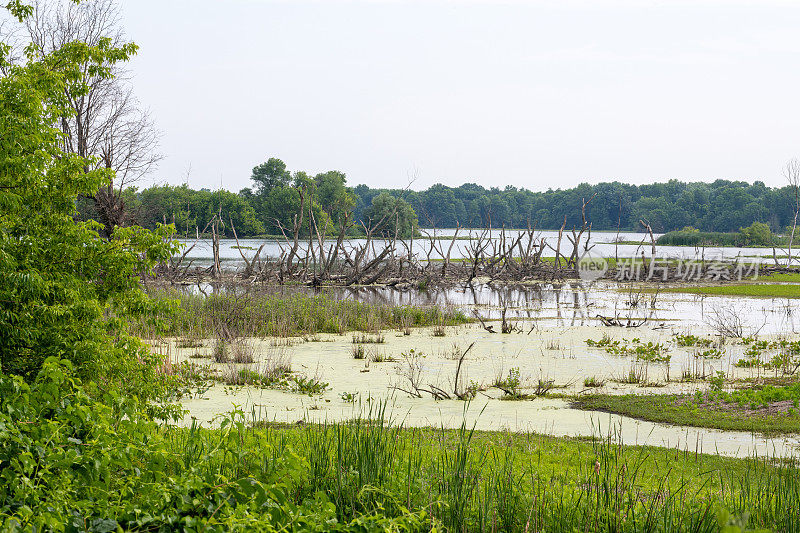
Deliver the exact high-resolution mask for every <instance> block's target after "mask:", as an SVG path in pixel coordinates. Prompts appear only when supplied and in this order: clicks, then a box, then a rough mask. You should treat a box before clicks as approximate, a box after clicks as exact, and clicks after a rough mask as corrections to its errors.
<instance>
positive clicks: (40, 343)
mask: <svg viewBox="0 0 800 533" xmlns="http://www.w3.org/2000/svg"><path fill="white" fill-rule="evenodd" d="M8 9H10V11H11V12H12V14H14V15H15V16H18V17H22V18H24V17H25V16H27V15H28V14H29V13H30V11H29V10H28V9H26V8H25V6H24V5H22V4H20V3H14V2H12V3H11V4H9V5H8ZM8 52H9V47H8V46H6V45H5V44H4V45H2V46H0V63H2V67H3V71H4V73H5V76H4V77H2V78H0V131H2V137H0V367H1V368H2V371H3V372H4V373H13V374H18V375H21V376H23V377H25V378H26V379H28V380H30V379H32V378H33V377H34V376H35V375H36V374H37V372H38V371H39V369H40V368H41V366H42V363H43V361H44V360H45V359H46V358H48V357H51V356H53V357H56V358H60V359H68V360H70V361H72V362H73V364H74V365H75V367H76V368H77V370H78V372H79V374H81V375H84V376H91V377H93V378H95V379H102V380H104V381H105V382H106V383H111V382H117V383H122V382H123V379H122V378H121V376H122V375H125V380H127V381H128V383H130V382H135V381H136V379H135V377H136V376H137V374H138V373H140V372H143V371H146V369H148V368H149V369H152V366H148V365H144V364H142V363H141V362H140V361H148V360H151V359H150V356H149V352H148V351H147V350H146V349H143V348H142V347H141V346H140V345H139V343H138V342H137V340H136V339H133V338H131V337H129V336H128V335H126V334H125V327H124V324H123V322H122V321H121V318H123V317H125V316H128V315H132V314H138V313H142V312H145V311H146V310H147V309H148V307H149V306H150V305H152V304H151V303H150V300H149V298H147V296H146V295H145V294H144V293H143V292H142V290H141V288H140V286H139V274H140V273H141V272H146V271H148V270H149V269H151V268H152V267H153V265H154V264H155V263H156V262H157V261H159V260H164V259H166V258H168V257H169V256H170V255H171V253H173V252H174V249H173V248H172V247H171V246H169V245H167V244H165V241H164V238H165V237H166V236H168V235H169V233H170V232H171V231H172V229H171V228H170V227H165V226H162V227H159V228H158V229H157V230H156V231H155V232H150V231H148V230H145V229H142V228H140V227H125V228H122V227H117V228H114V230H113V232H112V233H111V235H110V237H109V239H108V240H106V239H103V238H101V236H100V234H99V231H101V230H102V229H103V228H102V226H101V225H100V224H98V223H97V222H94V221H85V222H84V221H75V220H74V218H73V217H74V216H75V215H76V200H77V198H78V197H81V196H93V195H94V194H95V193H96V192H97V191H98V189H99V188H100V187H103V186H106V185H108V184H109V183H111V181H112V179H113V176H114V173H113V171H111V170H109V169H106V168H102V167H100V166H98V165H96V164H95V161H90V160H88V159H86V158H83V157H80V156H78V155H76V154H74V153H68V152H65V151H64V150H63V148H62V132H61V130H60V129H59V128H58V124H59V121H58V118H59V117H63V116H67V115H68V114H69V113H70V112H71V111H70V109H71V107H70V105H69V101H68V100H69V98H68V96H66V95H75V94H82V93H85V90H86V87H85V84H84V83H83V82H82V81H81V80H82V79H84V73H85V72H86V71H89V72H90V73H91V74H92V75H93V76H111V72H112V69H113V66H114V65H115V64H116V63H118V62H121V61H126V60H127V59H128V58H129V57H130V56H131V55H133V54H134V53H135V52H136V46H135V45H134V44H132V43H126V44H123V45H121V46H114V45H112V44H111V41H110V40H108V39H103V40H100V42H99V43H98V44H97V45H94V46H90V45H87V44H85V43H80V42H72V43H67V44H65V45H63V46H62V47H61V48H58V49H56V50H54V51H52V52H49V53H41V52H40V51H37V50H35V49H32V48H29V49H28V52H27V58H26V61H25V62H24V63H22V64H19V63H18V64H11V63H10V62H9V61H8ZM139 385H140V384H137V386H139ZM131 392H132V393H134V394H135V393H136V392H135V391H133V390H132V391H131Z"/></svg>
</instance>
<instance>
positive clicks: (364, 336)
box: [353, 332, 386, 344]
mask: <svg viewBox="0 0 800 533" xmlns="http://www.w3.org/2000/svg"><path fill="white" fill-rule="evenodd" d="M385 342H386V336H385V335H384V334H383V333H380V332H378V333H356V334H355V335H353V344H383V343H385Z"/></svg>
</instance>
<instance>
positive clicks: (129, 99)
mask: <svg viewBox="0 0 800 533" xmlns="http://www.w3.org/2000/svg"><path fill="white" fill-rule="evenodd" d="M33 7H34V13H33V15H32V16H31V17H28V18H27V19H25V23H24V24H25V30H26V33H27V36H26V39H25V41H26V42H24V43H20V45H24V44H28V43H29V44H32V45H33V47H34V49H35V51H36V53H38V54H41V55H42V56H44V55H47V54H50V53H52V52H54V51H57V50H59V49H61V48H62V47H63V46H64V45H67V44H68V43H73V42H82V43H86V44H88V45H90V46H97V45H99V44H100V43H101V41H102V40H104V39H110V44H111V46H114V47H121V46H124V45H126V44H128V43H127V42H126V39H125V35H124V33H123V31H122V28H121V16H120V12H119V8H118V7H117V5H116V3H115V2H114V1H113V0H85V1H82V2H80V3H77V2H61V3H55V4H54V3H48V2H45V1H43V0H40V1H36V2H34V6H33ZM80 72H81V79H80V80H76V82H77V83H75V84H68V85H67V86H66V89H65V95H64V96H65V97H66V100H67V102H68V103H69V106H70V107H71V109H72V113H70V114H69V115H67V116H63V117H60V119H59V126H60V128H61V130H62V133H63V137H62V145H63V148H64V150H65V151H66V152H69V153H73V154H77V155H79V156H81V157H84V158H93V161H94V163H92V164H93V165H94V166H95V168H100V167H102V168H108V169H111V170H113V171H114V172H115V178H114V181H111V182H109V183H108V184H106V185H105V186H104V187H101V188H100V190H99V191H98V192H97V194H96V195H95V196H94V197H92V198H91V200H92V201H93V205H94V209H95V211H96V213H95V217H96V219H97V220H98V222H100V223H102V224H103V225H104V230H103V231H104V233H105V235H106V236H110V235H111V233H112V232H113V230H114V227H116V226H123V225H126V224H127V223H128V222H129V221H130V218H131V214H130V213H128V211H127V208H126V206H125V202H124V201H123V198H122V191H123V189H124V188H125V187H126V186H127V185H129V184H131V183H133V182H135V181H136V180H138V179H139V178H141V177H142V176H144V175H145V174H147V173H148V172H150V171H151V170H152V169H153V168H154V167H155V166H156V165H157V163H158V161H159V160H160V159H161V155H160V154H159V153H158V144H159V137H160V134H159V132H158V131H157V130H156V128H155V126H154V124H153V121H152V119H151V118H150V116H149V114H148V112H147V111H146V110H144V109H142V108H141V107H140V105H139V103H138V101H137V100H136V98H135V96H134V95H133V91H132V89H131V86H130V83H129V76H128V73H127V72H126V71H125V70H124V69H123V68H122V67H121V66H120V64H115V65H113V66H112V67H111V74H112V76H107V75H105V74H104V73H101V72H99V71H98V69H93V68H89V65H88V63H87V64H86V65H84V68H82V69H80ZM84 88H85V90H84ZM90 160H92V159H90ZM86 170H87V171H88V170H90V168H89V167H87V168H86Z"/></svg>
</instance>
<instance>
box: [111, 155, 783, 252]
mask: <svg viewBox="0 0 800 533" xmlns="http://www.w3.org/2000/svg"><path fill="white" fill-rule="evenodd" d="M251 179H252V181H253V186H252V187H251V188H246V189H242V190H241V191H239V192H238V193H235V192H230V191H226V190H217V191H211V190H208V189H200V190H195V189H191V188H189V187H188V186H186V185H156V186H153V187H149V188H146V189H143V190H138V189H136V188H133V187H129V188H127V189H126V190H125V192H124V197H125V202H126V205H127V207H128V209H129V210H130V212H131V213H132V217H133V219H134V220H135V221H136V222H137V223H139V224H140V225H142V226H144V227H147V228H155V227H156V225H157V224H159V223H164V222H167V223H170V222H174V223H175V226H176V228H177V230H178V233H179V234H189V235H194V234H195V233H196V231H197V230H200V231H202V230H203V227H204V226H205V224H206V223H207V222H208V220H210V219H211V217H212V216H213V215H214V214H215V213H221V214H222V219H223V220H225V221H230V222H232V224H233V225H234V227H235V229H236V232H237V234H238V235H239V236H240V237H241V236H256V235H280V234H281V233H282V229H281V228H284V229H285V228H288V227H291V225H292V220H293V217H294V215H295V214H296V213H297V212H298V211H299V208H300V200H301V198H300V196H301V192H302V194H303V195H304V202H305V205H306V210H307V209H309V208H310V209H312V211H313V214H314V217H313V218H314V222H316V224H317V225H318V227H319V228H320V230H323V229H324V228H325V227H327V228H328V230H327V231H328V233H331V234H334V233H337V232H338V231H339V229H340V228H341V227H342V225H346V226H348V227H349V229H348V233H349V234H358V233H360V232H363V227H362V224H365V225H370V224H373V225H378V224H379V223H380V224H381V225H383V226H385V225H386V220H388V218H394V220H399V221H400V223H401V229H400V235H401V236H408V234H409V233H410V232H411V231H414V228H417V227H422V228H426V227H428V228H430V227H437V228H454V227H456V226H458V225H460V226H462V227H487V226H492V227H502V226H505V227H507V228H526V227H528V226H535V227H536V228H538V229H558V228H559V227H561V225H562V224H564V223H565V221H566V226H567V227H572V226H573V225H579V224H580V216H581V215H580V206H581V204H582V201H583V200H584V199H589V198H592V197H594V199H593V200H592V201H591V202H590V203H589V204H588V206H587V217H588V219H589V220H590V221H591V223H592V229H594V230H616V229H617V228H618V227H619V229H621V230H622V231H637V230H641V228H642V225H641V224H640V221H644V222H646V223H649V224H650V225H651V227H652V228H653V231H656V232H659V233H665V232H668V231H674V230H680V229H682V228H684V227H693V228H697V229H698V230H701V231H708V232H712V231H713V232H738V231H739V229H740V228H743V227H749V226H751V225H752V224H753V223H754V222H759V223H763V224H767V225H768V226H769V227H770V229H771V231H773V232H775V233H782V232H785V231H786V227H787V226H790V225H791V224H792V219H793V217H794V202H795V195H794V191H793V189H792V188H791V187H789V186H786V187H781V188H771V187H767V186H766V185H765V184H764V183H763V182H761V181H756V182H754V183H752V184H750V183H747V182H744V181H729V180H716V181H714V182H711V183H704V182H683V181H678V180H670V181H667V182H665V183H654V184H647V185H629V184H625V183H620V182H616V181H615V182H604V183H598V184H596V185H590V184H587V183H583V184H580V185H578V186H577V187H573V188H569V189H550V190H547V191H530V190H528V189H524V188H516V187H512V186H507V187H505V188H503V189H500V188H497V187H492V188H488V189H487V188H485V187H482V186H480V185H477V184H475V183H465V184H463V185H461V186H459V187H449V186H446V185H442V184H436V185H433V186H431V187H429V188H428V189H426V190H423V191H413V190H407V189H376V188H371V187H369V186H367V185H357V186H355V187H349V186H348V185H347V176H346V174H344V173H343V172H340V171H336V170H331V171H328V172H323V173H319V174H316V175H314V176H311V175H309V174H307V173H306V172H303V171H294V172H291V171H289V170H288V169H287V166H286V164H285V163H284V162H283V161H281V160H280V159H277V158H270V159H269V160H268V161H266V162H265V163H262V164H260V165H258V166H256V167H255V168H254V169H253V173H252V176H251ZM390 208H391V209H393V210H397V213H394V214H393V215H392V216H391V217H389V216H388V214H387V213H386V212H385V211H386V209H390ZM381 220H383V221H382V222H381ZM309 223H310V217H308V216H306V217H305V221H304V228H305V231H308V227H309V226H308V225H309ZM225 231H226V234H227V235H228V236H232V233H231V228H230V227H227V228H225ZM381 231H386V229H385V228H382V229H381Z"/></svg>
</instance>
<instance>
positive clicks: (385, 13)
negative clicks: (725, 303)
mask: <svg viewBox="0 0 800 533" xmlns="http://www.w3.org/2000/svg"><path fill="white" fill-rule="evenodd" d="M121 7H122V14H123V23H124V26H125V31H126V34H127V36H128V37H129V38H130V39H132V40H134V41H135V42H136V43H137V44H138V45H139V46H140V47H141V48H140V52H139V54H138V56H137V57H136V58H135V59H134V60H133V62H132V63H131V70H132V73H133V75H134V84H135V90H136V94H137V96H138V98H139V100H140V101H141V102H142V104H143V105H144V106H146V107H148V108H149V109H150V111H151V113H152V115H153V118H154V119H155V121H156V123H157V125H158V128H159V129H160V130H161V132H162V134H163V137H162V143H161V150H162V152H163V154H164V156H165V158H164V160H163V161H162V162H161V165H160V167H159V169H158V170H157V171H156V172H154V173H153V175H152V177H151V181H152V182H156V183H173V184H177V183H182V182H184V181H185V180H186V175H187V170H188V169H189V168H191V171H190V172H189V173H188V176H189V177H188V182H189V185H190V186H191V187H194V188H200V187H208V188H211V189H216V188H219V187H222V188H225V189H229V190H234V191H236V190H239V189H241V188H243V187H246V186H248V185H249V177H250V172H251V169H252V168H253V167H254V166H255V165H257V164H259V163H261V162H263V161H266V160H267V159H268V158H269V157H279V158H280V159H282V160H283V161H284V162H285V163H286V164H287V166H288V168H289V169H290V170H305V171H307V172H309V173H312V174H313V173H316V172H322V171H326V170H340V171H342V172H345V173H346V174H347V177H348V184H349V185H356V184H360V183H364V184H367V185H369V186H371V187H406V186H407V185H409V183H410V182H411V188H413V189H422V188H427V187H428V186H430V185H432V184H434V183H444V184H446V185H452V186H457V185H460V184H462V183H464V182H474V183H478V184H481V185H484V186H487V187H490V186H491V187H494V186H496V187H500V188H503V187H505V186H506V185H513V186H516V187H525V188H528V189H532V190H547V189H548V188H559V187H560V188H568V187H573V186H575V185H577V184H579V183H581V182H589V183H596V182H599V181H611V180H619V181H622V182H627V183H649V182H655V181H664V180H667V179H673V178H674V179H681V180H690V181H713V180H715V179H719V178H722V179H741V180H747V181H754V180H762V181H764V182H765V183H767V184H768V185H771V186H776V185H777V186H779V185H783V184H784V181H785V180H784V178H783V176H782V174H781V168H782V166H783V165H784V164H785V163H786V161H787V160H788V159H790V158H792V157H800V68H799V67H800V31H798V28H800V2H789V1H782V2H781V1H770V0H757V1H751V2H745V1H740V2H736V1H726V2H723V1H710V0H692V1H680V0H674V1H669V2H653V1H647V0H637V1H633V0H631V1H623V0H617V1H601V0H593V1H589V0H586V1H577V0H575V1H572V0H560V1H557V2H556V1H545V0H541V1H537V0H532V1H522V0H518V1H505V2H500V1H497V2H495V1H490V0H483V1H479V0H474V1H469V0H464V1H457V0H408V1H400V0H397V1H390V0H363V1H345V0H316V1H305V0H291V1H289V0H284V1H279V0H225V1H221V0H121Z"/></svg>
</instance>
